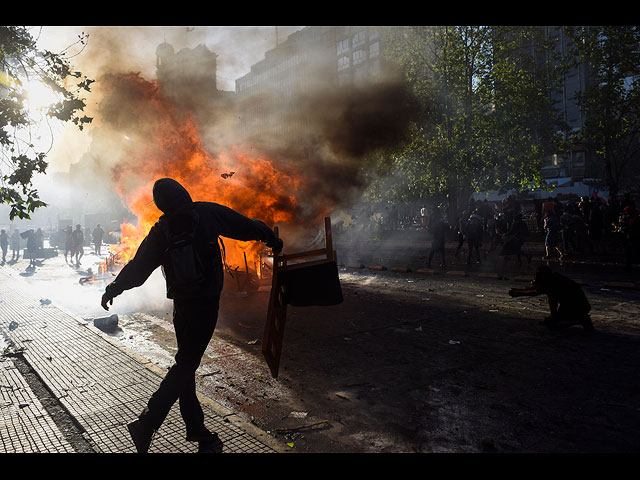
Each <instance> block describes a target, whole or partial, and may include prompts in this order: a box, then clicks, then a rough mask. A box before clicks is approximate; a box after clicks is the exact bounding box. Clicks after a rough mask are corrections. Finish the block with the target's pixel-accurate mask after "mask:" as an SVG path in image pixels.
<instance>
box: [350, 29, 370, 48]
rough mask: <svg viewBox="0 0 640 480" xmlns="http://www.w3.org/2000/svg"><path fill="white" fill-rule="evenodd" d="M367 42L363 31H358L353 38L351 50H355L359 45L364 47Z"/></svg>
mask: <svg viewBox="0 0 640 480" xmlns="http://www.w3.org/2000/svg"><path fill="white" fill-rule="evenodd" d="M366 41H367V34H366V33H365V32H364V31H360V32H358V33H356V34H355V35H354V36H353V48H357V47H359V46H360V45H364V43H365V42H366Z"/></svg>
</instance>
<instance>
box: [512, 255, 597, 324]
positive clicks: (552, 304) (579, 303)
mask: <svg viewBox="0 0 640 480" xmlns="http://www.w3.org/2000/svg"><path fill="white" fill-rule="evenodd" d="M509 295H511V296H512V297H523V296H526V297H533V296H537V295H546V296H547V298H548V299H549V310H550V314H551V316H550V317H546V318H545V319H544V321H543V322H541V323H542V324H543V325H545V326H546V327H548V328H550V329H552V330H557V329H560V328H563V327H567V326H570V325H582V326H583V327H584V329H585V331H587V332H591V331H593V330H594V328H593V323H592V322H591V317H590V316H589V311H590V310H591V304H590V303H589V300H587V297H586V295H585V294H584V292H583V291H582V288H580V285H578V284H577V283H576V282H574V281H573V280H571V279H570V278H568V277H565V276H564V275H562V274H560V273H556V272H553V271H552V270H551V269H550V268H549V267H547V266H546V265H541V266H540V267H538V268H537V269H536V274H535V277H534V279H533V281H532V282H531V287H529V288H512V289H510V290H509Z"/></svg>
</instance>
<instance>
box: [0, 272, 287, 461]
mask: <svg viewBox="0 0 640 480" xmlns="http://www.w3.org/2000/svg"><path fill="white" fill-rule="evenodd" d="M27 289H28V286H26V284H24V285H22V284H21V281H20V279H16V278H14V277H11V276H10V275H8V274H7V273H6V272H4V271H3V268H2V267H0V347H2V349H1V350H2V351H4V354H3V355H2V356H0V452H5V453H20V452H34V453H55V452H62V453H73V452H87V451H88V452H92V451H93V452H97V453H135V447H134V445H133V442H132V441H131V438H130V436H129V433H128V431H127V423H129V422H131V421H132V420H134V419H135V418H136V417H137V415H138V414H139V413H140V411H142V409H143V408H144V406H145V405H146V402H147V400H148V398H149V397H150V396H151V394H152V393H153V392H154V391H155V390H156V388H157V387H158V385H159V384H160V381H161V380H162V377H163V372H162V371H161V370H160V369H158V368H157V367H155V366H154V365H153V364H151V363H150V362H149V361H147V360H145V359H142V358H141V357H139V356H138V355H136V354H135V353H133V352H131V351H129V350H127V349H126V348H125V347H123V346H121V345H119V344H118V343H117V342H116V341H114V340H112V339H111V338H109V337H108V336H107V335H105V334H103V333H102V332H101V331H100V330H98V329H96V328H95V327H93V325H91V324H87V323H86V322H84V321H81V320H79V319H76V318H75V317H74V316H73V315H71V314H69V313H67V312H64V311H62V310H61V309H59V308H58V307H56V306H54V305H51V304H43V303H42V302H41V301H40V298H39V297H37V296H36V297H34V296H33V295H34V293H33V292H29V291H28V290H27ZM25 366H26V368H27V369H28V370H30V372H26V371H25ZM34 378H35V379H37V380H39V381H40V382H41V383H43V384H44V386H45V387H46V388H45V389H44V390H45V391H47V393H48V394H49V395H48V396H49V400H47V399H45V398H43V395H42V392H40V393H38V392H37V389H34V388H33V379H34ZM40 390H43V389H42V388H40ZM201 403H202V404H203V409H204V411H205V417H206V418H205V423H206V425H207V427H208V428H209V429H210V430H212V431H215V432H217V433H218V435H219V437H220V440H221V442H222V445H218V448H217V451H221V452H222V453H276V452H282V451H284V450H283V449H282V447H281V446H280V445H279V444H278V443H277V442H275V441H274V440H273V439H272V438H271V437H269V436H268V435H267V434H266V433H265V432H263V431H261V430H259V429H258V428H257V427H255V426H254V425H252V424H250V423H247V422H244V421H242V420H241V419H240V418H239V417H238V416H237V415H235V414H234V413H233V412H231V411H229V410H227V409H225V408H224V407H222V406H220V405H219V404H217V403H216V402H214V401H212V400H211V399H209V398H206V397H204V396H201ZM47 404H49V405H47ZM52 404H53V405H52ZM52 408H57V409H58V411H60V412H63V413H66V417H67V418H68V419H69V421H68V422H67V425H65V424H64V423H62V422H60V420H59V418H58V416H56V415H52V414H51V412H52ZM54 419H55V421H54ZM72 427H73V428H72ZM72 430H75V431H76V440H75V441H74V437H73V434H72ZM78 436H81V441H80V442H78V441H77V437H78ZM79 443H82V444H84V445H85V446H84V447H82V448H81V449H79V448H78V446H77V445H78V444H79ZM149 451H150V453H195V452H197V451H198V444H197V443H195V442H186V441H185V430H184V424H183V422H182V418H181V417H180V412H179V408H178V404H177V402H176V404H175V405H174V407H173V408H172V409H171V411H170V412H169V415H168V416H167V419H166V420H165V422H164V424H163V425H162V427H161V428H160V430H159V431H158V432H157V433H156V434H155V436H154V438H153V442H152V445H151V448H150V450H149ZM214 451H216V449H214Z"/></svg>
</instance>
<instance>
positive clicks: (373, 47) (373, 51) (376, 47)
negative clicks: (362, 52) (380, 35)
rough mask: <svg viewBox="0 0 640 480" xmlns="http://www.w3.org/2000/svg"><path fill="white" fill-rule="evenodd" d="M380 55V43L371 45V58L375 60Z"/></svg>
mask: <svg viewBox="0 0 640 480" xmlns="http://www.w3.org/2000/svg"><path fill="white" fill-rule="evenodd" d="M378 55H380V42H375V43H372V44H371V45H369V58H375V57H377V56H378Z"/></svg>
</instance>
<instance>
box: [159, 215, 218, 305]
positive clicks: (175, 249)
mask: <svg viewBox="0 0 640 480" xmlns="http://www.w3.org/2000/svg"><path fill="white" fill-rule="evenodd" d="M163 226H164V233H165V236H166V239H167V243H168V245H167V249H166V250H165V254H166V258H165V261H164V262H163V265H162V272H163V274H164V276H165V278H166V280H167V296H169V298H176V297H193V296H198V295H201V294H203V293H205V292H206V290H207V287H209V286H210V284H211V282H212V281H213V280H214V274H215V263H214V258H215V257H214V255H215V254H214V251H213V248H217V242H216V241H213V242H209V241H208V239H207V238H206V235H205V232H204V231H203V229H202V228H201V226H200V224H199V218H198V214H197V213H196V212H195V211H190V212H186V213H180V214H176V215H174V216H170V217H168V218H167V219H166V221H165V222H164V225H163Z"/></svg>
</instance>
